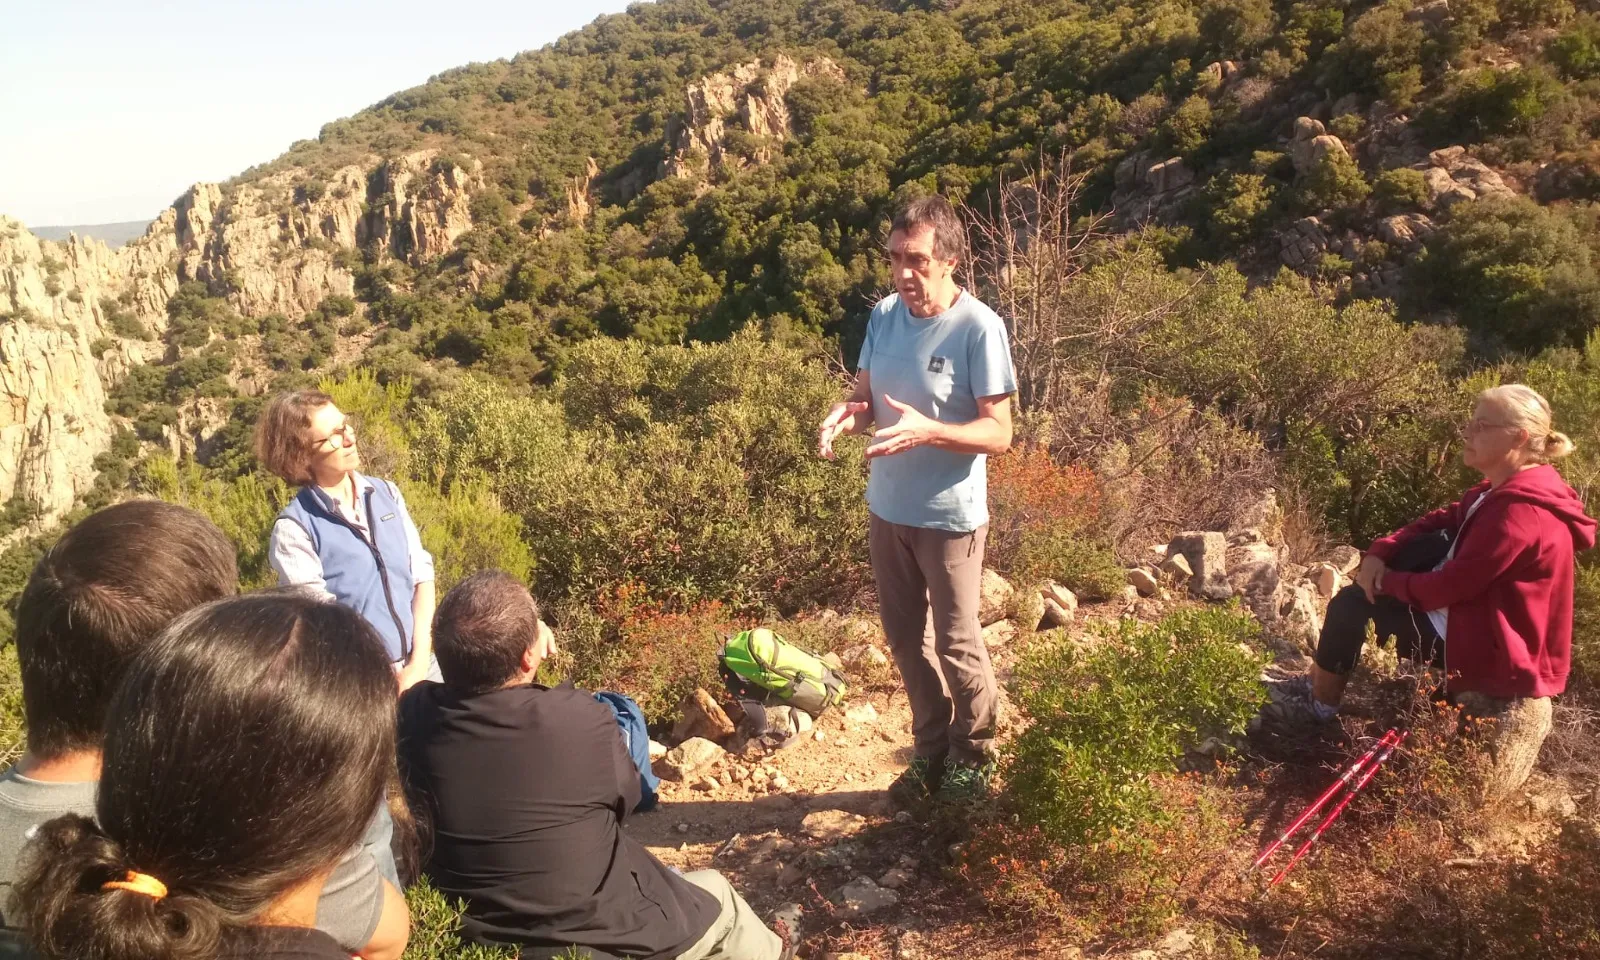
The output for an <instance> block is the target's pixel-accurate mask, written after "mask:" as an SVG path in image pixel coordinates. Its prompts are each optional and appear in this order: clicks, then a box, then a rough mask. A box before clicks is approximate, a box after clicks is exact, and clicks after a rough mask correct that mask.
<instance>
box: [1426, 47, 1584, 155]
mask: <svg viewBox="0 0 1600 960" xmlns="http://www.w3.org/2000/svg"><path fill="white" fill-rule="evenodd" d="M1568 96H1569V94H1568V93H1567V91H1566V89H1565V88H1564V87H1563V86H1562V85H1561V82H1560V81H1559V80H1557V79H1556V78H1555V77H1554V76H1552V75H1551V73H1550V71H1549V70H1548V69H1546V68H1544V67H1541V66H1538V65H1536V64H1535V65H1530V66H1526V67H1523V68H1521V69H1519V70H1494V69H1489V68H1484V69H1481V70H1474V71H1470V72H1468V73H1466V74H1463V75H1462V78H1461V79H1460V81H1459V82H1458V83H1457V85H1456V87H1455V89H1454V90H1452V91H1451V92H1450V93H1449V94H1448V95H1447V96H1446V97H1444V98H1443V99H1441V100H1440V101H1439V103H1437V104H1436V105H1434V106H1431V107H1430V108H1429V109H1428V112H1427V114H1426V115H1425V116H1424V118H1423V123H1424V125H1425V126H1426V127H1428V128H1430V129H1431V130H1433V132H1434V135H1435V136H1436V137H1441V138H1444V139H1447V140H1457V139H1461V138H1469V139H1482V138H1484V137H1488V136H1495V135H1501V134H1526V133H1530V132H1532V131H1533V128H1534V125H1535V124H1536V123H1538V121H1539V120H1540V119H1541V118H1542V117H1544V115H1545V114H1546V113H1548V112H1549V111H1550V110H1551V109H1552V108H1553V107H1554V106H1555V105H1556V104H1557V103H1559V102H1560V101H1562V100H1563V99H1565V98H1567V97H1568Z"/></svg>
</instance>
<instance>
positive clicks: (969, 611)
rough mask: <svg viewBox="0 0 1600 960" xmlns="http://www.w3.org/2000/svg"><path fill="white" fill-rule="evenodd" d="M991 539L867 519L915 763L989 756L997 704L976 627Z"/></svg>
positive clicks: (874, 572)
mask: <svg viewBox="0 0 1600 960" xmlns="http://www.w3.org/2000/svg"><path fill="white" fill-rule="evenodd" d="M988 532H989V528H988V526H982V527H979V528H978V529H976V530H973V531H971V532H969V533H952V532H951V531H948V530H930V529H927V528H924V527H907V526H903V525H901V524H898V523H890V522H889V521H887V520H884V519H882V518H881V517H879V516H877V515H876V514H873V515H872V528H871V530H870V531H869V534H868V545H869V549H870V551H871V554H872V575H873V577H874V578H875V579H876V580H877V581H878V610H879V613H880V615H881V616H882V618H883V633H884V636H885V637H887V638H888V640H889V649H890V651H891V652H892V653H893V654H894V661H895V664H896V665H897V666H898V667H899V668H900V676H901V679H902V680H903V681H904V682H905V685H906V696H907V697H908V698H909V699H910V701H911V733H912V737H913V739H914V740H915V741H916V747H915V749H916V752H917V756H919V757H930V758H931V757H942V756H945V755H948V756H949V757H951V758H952V759H955V760H959V761H965V762H969V763H972V762H981V761H983V760H985V759H986V758H987V757H988V755H989V754H990V752H991V751H992V749H993V743H994V730H995V719H996V718H995V713H996V709H997V705H998V699H997V697H996V692H995V680H994V668H993V667H992V666H991V665H990V664H989V649H988V648H987V647H985V646H984V644H983V627H982V626H981V625H980V624H979V623H978V603H979V587H980V585H981V584H982V582H983V542H984V537H985V536H986V535H987V534H988ZM930 610H931V611H932V617H931V618H930V617H929V611H930Z"/></svg>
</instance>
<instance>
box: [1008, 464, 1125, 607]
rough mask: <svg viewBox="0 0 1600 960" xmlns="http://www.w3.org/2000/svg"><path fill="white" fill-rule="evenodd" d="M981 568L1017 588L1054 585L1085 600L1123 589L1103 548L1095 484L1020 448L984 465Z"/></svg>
mask: <svg viewBox="0 0 1600 960" xmlns="http://www.w3.org/2000/svg"><path fill="white" fill-rule="evenodd" d="M989 506H990V523H989V540H988V547H987V556H988V562H989V564H990V565H991V566H993V567H994V568H995V569H997V570H999V571H1000V572H1001V573H1004V574H1006V575H1007V576H1009V577H1011V578H1012V579H1014V580H1017V581H1019V582H1022V583H1032V582H1035V581H1038V580H1042V579H1052V580H1057V581H1059V582H1061V583H1064V584H1066V585H1067V586H1068V587H1071V588H1072V589H1073V590H1075V591H1077V592H1079V593H1080V594H1083V595H1085V596H1086V597H1089V598H1091V599H1093V598H1103V597H1106V596H1109V595H1110V594H1111V593H1113V592H1115V591H1116V589H1117V588H1118V587H1120V586H1121V584H1122V576H1123V574H1122V569H1121V567H1120V565H1118V564H1117V562H1116V557H1115V556H1113V555H1112V553H1111V550H1110V548H1109V547H1108V546H1107V545H1106V544H1105V543H1104V541H1103V539H1102V537H1101V533H1100V524H1101V519H1102V497H1101V490H1100V482H1099V480H1098V479H1097V478H1096V477H1095V475H1094V473H1093V472H1092V471H1090V470H1087V469H1085V468H1083V467H1078V466H1073V465H1070V464H1060V463H1057V462H1056V461H1055V460H1053V459H1052V458H1051V456H1050V454H1049V452H1048V451H1047V450H1045V449H1044V448H1043V447H1039V446H1033V445H1027V446H1022V447H1018V448H1017V449H1015V450H1012V451H1011V452H1009V453H1007V454H1005V455H1003V456H999V457H994V458H992V459H991V460H990V461H989Z"/></svg>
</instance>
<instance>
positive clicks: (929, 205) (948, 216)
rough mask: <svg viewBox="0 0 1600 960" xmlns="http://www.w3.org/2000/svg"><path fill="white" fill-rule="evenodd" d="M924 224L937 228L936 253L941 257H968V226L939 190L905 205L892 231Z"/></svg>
mask: <svg viewBox="0 0 1600 960" xmlns="http://www.w3.org/2000/svg"><path fill="white" fill-rule="evenodd" d="M923 227H932V228H933V255H934V256H935V257H938V258H939V259H940V260H957V261H960V260H965V259H966V257H967V228H966V226H965V225H964V224H962V222H961V217H960V215H958V214H957V213H956V209H955V207H952V206H951V205H950V201H948V200H946V199H945V198H944V197H941V196H939V195H938V194H937V193H934V194H929V195H927V196H924V197H917V198H916V199H915V200H911V201H909V202H908V203H906V204H905V205H904V206H902V207H901V208H900V209H899V210H898V211H897V212H896V213H895V215H894V221H893V222H892V223H890V224H889V232H890V233H891V234H892V233H894V232H895V231H896V230H900V231H902V232H905V233H913V232H915V231H917V230H920V229H922V228H923Z"/></svg>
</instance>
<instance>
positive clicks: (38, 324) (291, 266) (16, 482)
mask: <svg viewBox="0 0 1600 960" xmlns="http://www.w3.org/2000/svg"><path fill="white" fill-rule="evenodd" d="M482 182H483V175H482V166H481V164H479V163H478V162H477V161H475V160H474V161H457V160H449V159H442V158H440V157H438V156H437V151H420V152H417V153H411V154H407V155H405V156H402V157H398V158H395V159H391V160H380V159H379V158H377V157H373V158H371V159H370V160H369V162H368V163H367V164H365V165H351V166H347V167H344V168H343V169H340V170H338V171H336V172H335V173H334V174H333V175H332V176H331V177H329V178H327V179H326V180H321V179H316V178H310V177H308V176H307V175H306V173H305V172H304V171H301V170H289V171H285V172H282V173H279V174H276V175H274V176H271V177H266V178H263V179H260V180H256V181H253V182H248V183H242V184H237V185H233V186H229V187H224V186H221V185H218V184H214V183H201V184H196V185H195V186H193V187H191V188H190V189H189V190H188V191H187V192H185V193H184V195H183V196H181V197H179V198H178V200H177V201H176V202H175V203H174V204H173V205H172V206H171V207H169V208H168V209H167V210H165V211H164V212H163V213H162V214H161V215H160V216H159V217H158V218H157V219H156V220H155V221H154V222H153V223H152V224H151V225H150V228H149V230H148V231H147V232H146V233H145V235H144V236H143V237H141V238H139V239H137V240H134V241H132V242H130V243H128V244H125V245H123V246H122V247H120V248H118V249H116V250H112V249H110V248H108V247H107V246H106V245H105V244H104V243H102V242H100V241H97V240H90V239H80V238H78V237H75V236H74V237H69V238H68V239H67V241H66V242H64V243H53V242H49V241H44V240H40V239H39V238H37V237H35V236H34V235H33V234H31V233H29V232H28V231H27V230H26V229H25V228H24V227H23V226H22V224H20V223H18V222H17V221H15V220H12V219H9V218H6V217H3V216H0V502H4V501H7V500H10V499H11V498H13V497H20V498H23V499H26V500H28V501H31V502H33V503H35V504H37V505H38V506H39V507H40V508H41V509H42V510H43V513H44V515H45V518H46V519H49V518H53V517H55V516H59V515H60V514H62V513H64V512H66V511H67V510H69V509H71V507H72V505H73V503H74V502H75V501H76V499H77V498H78V497H79V496H80V495H81V494H82V493H84V492H85V491H86V490H87V489H88V488H90V487H91V486H92V485H93V483H94V478H95V470H94V465H93V464H94V458H95V456H96V455H97V454H99V453H100V452H101V451H102V450H104V449H105V448H106V447H107V445H108V444H109V442H110V440H111V437H112V436H113V434H114V432H115V424H114V423H113V420H112V418H111V417H110V416H108V415H107V414H106V412H105V398H106V390H107V388H108V387H110V386H111V385H113V384H114V383H115V382H116V381H117V380H119V379H120V378H121V377H122V376H124V375H125V374H126V373H127V370H128V369H129V367H130V366H131V365H133V364H138V363H144V362H146V361H149V360H154V359H157V358H158V357H159V356H160V355H161V353H162V351H163V350H164V349H165V348H164V345H163V344H162V343H161V342H160V340H159V336H158V335H159V334H160V333H161V332H162V331H163V330H165V328H166V324H167V303H168V301H169V300H170V299H171V298H172V296H173V295H174V294H175V293H176V292H177V291H178V288H179V286H180V285H181V284H183V283H185V282H189V281H198V282H201V283H205V284H206V285H207V286H208V287H210V288H211V289H212V290H213V291H217V292H219V293H222V292H225V294H226V296H227V297H228V299H229V300H230V301H231V302H232V304H233V306H234V307H235V308H236V309H238V310H239V312H240V313H242V314H244V315H245V316H252V317H257V316H263V315H266V314H269V313H281V314H283V315H285V316H287V317H290V318H292V319H297V318H299V317H302V316H304V315H305V314H306V313H307V312H309V311H311V310H313V309H315V308H316V307H317V306H318V305H319V304H321V303H322V301H323V299H324V298H326V297H328V296H329V295H332V294H344V295H349V294H351V293H353V292H354V289H355V277H354V274H353V272H352V267H353V266H354V265H356V264H358V263H360V262H361V259H362V256H363V255H365V256H371V257H375V258H377V259H382V258H385V257H395V258H398V259H403V260H406V261H408V262H410V263H413V264H422V263H424V262H427V261H429V260H433V259H436V258H438V257H439V256H442V255H443V254H445V253H447V252H448V251H449V250H450V249H451V247H452V246H453V245H454V244H455V241H456V240H457V239H458V238H459V237H460V236H461V235H462V234H463V233H465V232H467V231H468V230H470V229H471V228H472V217H471V213H470V203H471V194H472V192H473V191H475V190H477V189H480V188H481V187H482ZM140 328H142V329H143V331H146V332H147V334H148V335H150V336H151V339H148V340H147V339H144V338H142V337H140V336H139V331H140ZM185 412H186V413H187V412H188V411H185ZM211 413H212V414H213V417H212V419H214V413H215V411H211ZM196 416H198V412H197V413H196ZM200 419H202V420H203V419H205V417H200ZM177 442H178V440H177V439H174V443H177Z"/></svg>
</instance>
